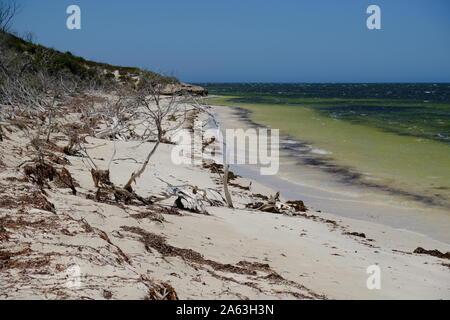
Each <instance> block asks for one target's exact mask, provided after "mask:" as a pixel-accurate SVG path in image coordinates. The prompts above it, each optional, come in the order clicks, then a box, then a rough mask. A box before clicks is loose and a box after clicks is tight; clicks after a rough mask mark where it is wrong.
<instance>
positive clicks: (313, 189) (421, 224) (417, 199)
mask: <svg viewBox="0 0 450 320" xmlns="http://www.w3.org/2000/svg"><path fill="white" fill-rule="evenodd" d="M213 108H214V110H215V111H216V112H217V113H218V114H219V113H220V112H222V113H224V116H222V117H220V120H221V121H222V125H223V126H224V127H228V126H229V125H231V126H232V127H236V126H240V127H245V128H255V129H256V128H265V126H263V125H260V124H258V123H255V122H254V121H252V120H251V119H250V118H249V115H250V113H251V111H250V110H247V109H245V107H236V106H215V105H213ZM238 123H240V124H241V125H239V124H238ZM285 141H288V142H289V145H287V144H286V143H284V142H285ZM292 143H293V144H294V145H295V146H303V147H304V146H305V145H310V144H308V143H306V142H301V141H298V140H297V139H296V138H294V137H291V136H286V135H283V134H281V135H280V157H284V158H289V159H294V160H293V161H294V162H295V164H293V165H290V164H288V166H289V167H290V169H289V170H292V169H293V170H295V168H297V169H300V167H304V166H308V167H312V168H313V170H318V171H322V172H324V173H325V175H323V176H320V178H319V181H309V182H303V183H302V184H299V181H298V180H297V179H299V178H300V176H299V175H296V176H294V177H293V178H290V177H289V176H287V175H286V174H285V175H283V176H282V177H278V176H277V177H275V176H267V177H263V176H260V175H259V174H258V173H257V172H256V167H255V166H248V165H247V166H246V165H240V166H235V167H237V168H235V169H234V170H236V171H237V172H240V173H242V174H243V175H246V176H247V177H249V178H251V179H253V180H257V181H259V182H261V183H263V184H265V185H267V186H270V187H271V188H274V189H277V190H283V191H284V192H283V193H284V194H288V195H290V198H296V199H297V198H301V199H305V200H308V202H310V203H314V207H316V208H317V210H321V211H328V212H330V211H331V212H334V213H335V214H337V215H338V216H343V217H351V218H356V219H361V220H365V221H372V222H376V223H380V224H382V225H387V226H390V227H394V228H399V229H405V230H410V231H412V232H416V233H419V234H422V235H425V236H427V237H431V238H433V239H435V240H438V241H442V242H443V243H448V242H450V235H449V234H448V232H446V230H449V229H450V217H449V216H448V215H445V212H446V208H442V207H441V206H439V205H436V204H431V203H430V201H429V199H428V198H427V197H426V196H417V195H413V194H409V193H407V192H403V191H401V190H395V189H392V188H390V187H385V186H379V185H376V184H373V185H371V184H368V183H366V182H361V181H358V178H355V177H354V176H352V172H351V170H350V169H345V168H341V169H342V170H339V168H337V169H336V168H334V169H332V170H331V171H330V170H327V168H323V167H322V165H323V163H322V162H320V161H319V162H320V163H318V162H316V163H314V164H312V163H309V164H308V163H305V161H304V159H303V154H302V155H301V159H300V158H299V156H298V155H296V153H298V152H299V151H298V148H293V147H292V146H291V145H290V144H292ZM310 149H312V147H310ZM283 151H284V152H283ZM305 152H306V153H311V150H309V151H305ZM303 153H304V152H303ZM315 159H317V158H315ZM280 169H281V168H280ZM327 176H329V177H331V178H332V179H336V181H337V184H336V185H335V184H333V186H332V188H327V187H325V188H323V187H321V186H320V183H321V182H325V179H327ZM318 183H319V184H318ZM327 184H328V181H327V182H325V183H324V185H326V186H327ZM360 187H362V188H365V190H367V192H369V193H371V190H375V192H376V197H372V194H371V197H372V198H373V199H372V200H370V197H369V198H368V199H367V200H362V199H359V198H361V197H356V198H355V197H354V196H352V195H350V196H349V195H348V194H346V193H345V192H344V193H341V190H342V189H343V190H350V193H351V194H352V193H354V192H353V190H354V188H360ZM411 197H412V199H413V201H408V202H405V198H406V199H411ZM386 199H388V200H390V201H386ZM431 200H432V199H431ZM339 201H341V202H347V203H352V202H353V203H355V205H351V204H350V205H344V206H343V207H341V208H338V209H336V205H335V204H336V202H339ZM381 202H383V203H381ZM325 203H327V204H326V205H324V204H325ZM358 205H359V207H358ZM377 208H378V209H377ZM361 211H366V212H370V213H369V214H363V215H361V214H360V212H361ZM380 211H381V212H386V213H385V214H383V215H380V213H379V212H380ZM411 211H417V212H416V213H414V215H416V216H415V217H414V218H415V219H416V220H417V222H416V223H414V224H413V223H412V222H411V221H409V220H410V219H409V218H410V217H411ZM399 212H400V213H401V215H400V216H399ZM380 216H383V217H382V218H380ZM430 216H433V217H431V218H430ZM391 218H394V219H391ZM433 218H435V219H436V221H435V222H433V221H431V220H432V219H433ZM380 219H381V221H380ZM437 229H438V230H441V232H440V233H439V232H438V233H437V232H436V230H437Z"/></svg>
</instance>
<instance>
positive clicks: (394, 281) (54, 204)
mask: <svg viewBox="0 0 450 320" xmlns="http://www.w3.org/2000/svg"><path fill="white" fill-rule="evenodd" d="M68 110H70V108H68ZM66 116H67V119H65V121H67V124H70V125H73V124H74V123H78V122H79V121H80V114H79V113H77V112H75V111H73V110H72V111H69V112H67V115H66ZM194 118H195V117H194V116H192V117H189V123H187V126H188V127H192V123H191V122H192V121H193V120H194ZM208 118H209V116H207V115H205V116H204V117H202V118H201V120H203V121H207V119H208ZM61 121H62V119H61ZM65 124H66V123H63V124H62V125H65ZM5 132H6V134H5V139H4V141H3V142H0V145H1V147H2V148H3V150H5V153H4V154H2V155H0V160H1V161H0V162H1V164H0V165H1V166H2V169H3V170H2V171H1V172H0V188H1V190H2V193H3V197H2V199H1V200H0V202H1V204H2V210H1V211H0V223H1V226H2V228H3V229H2V230H3V231H2V233H0V236H1V240H2V241H3V242H2V245H3V249H2V250H3V251H2V252H1V253H2V257H3V256H7V257H8V260H5V261H7V262H5V264H4V265H3V266H2V268H1V269H0V272H1V277H0V287H2V288H4V290H2V293H1V298H2V299H31V298H41V299H82V298H90V299H149V298H151V299H154V298H155V297H156V298H161V297H162V299H166V298H167V297H166V295H164V296H161V293H160V292H169V293H170V297H172V298H174V297H178V298H180V299H198V300H201V299H255V300H257V299H449V298H450V286H449V283H450V282H449V281H448V280H449V277H450V272H449V271H450V269H449V267H448V266H446V264H448V262H449V260H448V259H445V258H438V257H434V256H431V255H429V254H420V253H414V251H415V249H416V248H417V247H423V248H425V249H427V250H431V249H438V250H440V251H443V252H447V251H450V245H448V244H445V243H442V242H439V241H435V240H433V239H430V238H429V237H426V236H423V235H418V234H416V233H413V232H409V231H402V230H397V229H393V228H390V227H385V226H382V225H380V224H376V223H372V222H367V221H361V220H356V219H352V218H347V217H339V216H336V215H333V214H331V213H328V212H325V210H323V212H317V211H316V210H319V208H318V207H316V206H314V208H311V205H310V204H309V203H308V202H307V201H306V203H305V204H306V205H307V206H308V207H310V210H308V211H307V212H305V213H303V212H302V213H300V214H297V215H293V216H289V215H286V214H280V213H278V214H277V213H270V212H263V211H260V210H255V209H250V208H248V207H247V204H249V203H251V202H255V201H258V197H256V194H261V195H266V196H270V195H273V194H274V193H275V191H276V189H274V188H270V187H267V186H264V185H263V184H260V183H258V181H256V180H255V181H252V180H249V179H246V178H243V177H236V178H235V179H233V185H230V192H231V195H232V197H233V201H234V204H235V209H230V208H227V207H225V206H211V205H207V206H206V209H207V212H208V214H199V213H193V212H190V211H187V210H181V209H177V208H174V201H173V200H174V199H173V198H172V199H166V200H163V201H161V202H158V203H156V204H152V205H143V204H142V203H133V202H132V203H129V204H124V203H115V202H114V201H110V200H102V199H97V200H96V199H95V197H94V196H95V194H96V191H95V187H94V184H93V181H92V177H91V172H90V170H89V168H88V167H87V166H86V163H85V159H84V158H83V157H79V156H73V155H65V154H63V153H61V152H55V153H54V155H56V156H58V157H55V160H54V161H57V162H53V165H54V166H55V167H57V169H58V170H59V169H60V168H62V167H64V168H66V169H67V170H68V171H69V172H70V173H71V175H72V177H73V178H74V180H75V181H76V183H77V187H76V190H77V194H76V195H74V194H72V192H71V191H70V190H69V189H67V188H65V187H61V186H58V185H57V184H56V183H55V182H49V186H50V187H51V188H47V187H46V188H45V190H43V192H42V191H40V189H39V188H38V187H37V186H36V185H35V184H34V183H33V182H32V181H31V180H29V179H27V178H26V176H24V173H23V170H18V169H17V166H18V165H19V164H20V163H21V162H22V161H23V160H25V159H27V157H28V155H27V146H28V143H29V136H30V133H29V132H26V131H23V130H22V129H20V127H17V126H15V125H14V124H11V125H8V126H7V127H6V128H5ZM55 141H57V142H58V144H59V145H61V146H63V145H66V144H67V142H68V141H69V137H68V136H67V135H65V134H62V133H59V134H58V139H56V140H55ZM86 145H87V150H89V153H90V157H91V158H92V159H93V160H95V161H96V162H97V164H98V166H99V167H101V168H103V167H106V166H107V165H108V159H110V157H111V154H114V157H113V160H112V161H111V163H110V164H111V181H112V182H113V183H114V184H116V185H120V184H121V183H123V182H125V181H127V180H128V179H129V175H130V173H131V172H134V171H135V170H136V168H137V167H138V164H140V163H142V162H143V161H144V160H145V158H146V155H147V153H148V151H149V150H151V148H152V147H153V146H154V142H137V141H116V140H109V139H100V138H92V137H88V138H87V141H86ZM116 147H117V153H116V152H114V153H113V151H114V150H115V149H116ZM173 148H174V145H173V144H170V143H163V144H161V145H160V146H159V148H158V151H157V152H156V153H155V154H154V156H153V157H152V159H151V162H150V164H149V167H148V169H147V170H146V171H145V172H144V173H143V175H142V177H141V179H140V180H139V181H138V183H137V184H135V185H133V190H134V191H135V192H136V194H139V195H141V196H142V197H143V198H145V199H149V198H150V197H152V196H160V195H162V194H164V193H165V192H167V191H166V190H167V189H168V186H169V185H173V186H179V185H194V184H195V186H198V187H199V188H204V189H211V190H216V191H217V192H222V184H221V181H220V179H219V175H218V174H217V173H215V172H212V171H211V169H209V168H206V167H205V166H203V165H200V166H198V165H187V164H182V165H176V164H174V163H173V162H172V160H171V152H172V150H173ZM62 160H64V161H62ZM250 182H253V183H252V185H251V190H246V189H245V188H244V189H243V188H242V186H248V185H249V184H250ZM30 195H34V197H30ZM284 197H285V195H283V194H282V201H284V199H283V198H284ZM36 200H39V202H37V201H36ZM298 200H303V199H301V198H298ZM2 259H3V258H2ZM74 265H75V266H78V267H79V270H80V286H79V287H77V288H76V289H73V288H70V287H67V286H66V285H65V283H66V281H67V272H66V271H65V270H67V268H69V267H70V266H74ZM371 265H378V266H379V267H380V268H381V271H382V274H381V275H382V280H381V281H382V287H381V289H380V290H369V289H368V288H367V286H366V283H367V282H366V281H367V278H368V274H367V268H368V267H369V266H371Z"/></svg>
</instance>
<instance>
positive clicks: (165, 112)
mask: <svg viewBox="0 0 450 320" xmlns="http://www.w3.org/2000/svg"><path fill="white" fill-rule="evenodd" d="M166 85H167V83H166V82H164V81H162V80H161V79H155V78H154V77H152V76H151V75H150V74H144V75H143V77H142V79H141V80H140V83H139V85H138V88H137V90H136V92H135V96H134V97H135V100H136V102H137V105H138V106H139V110H138V112H137V113H136V115H137V116H138V118H139V119H142V123H141V125H142V126H143V132H142V133H141V134H140V135H139V136H140V139H141V140H142V141H154V142H155V144H154V145H153V147H152V148H151V150H150V152H149V153H148V154H147V157H146V159H145V161H144V163H143V164H142V166H141V168H140V169H139V170H138V171H136V172H134V173H133V174H132V175H131V177H130V179H129V180H128V182H127V183H126V184H125V186H124V189H125V190H128V191H130V192H131V191H132V187H131V185H132V184H133V183H136V181H137V179H138V178H139V177H140V176H141V175H142V174H143V173H144V172H145V169H146V168H147V166H148V163H149V162H150V159H151V157H152V156H153V155H154V154H155V152H156V150H157V149H158V146H159V145H160V144H161V143H167V142H169V140H168V139H167V138H166V135H167V133H169V132H171V131H175V130H177V129H178V128H180V127H181V126H182V125H183V123H184V121H185V120H186V113H187V109H186V104H185V102H186V99H187V98H186V96H185V95H172V96H164V95H163V90H164V89H165V87H166ZM169 117H175V118H176V119H177V121H168V118H169Z"/></svg>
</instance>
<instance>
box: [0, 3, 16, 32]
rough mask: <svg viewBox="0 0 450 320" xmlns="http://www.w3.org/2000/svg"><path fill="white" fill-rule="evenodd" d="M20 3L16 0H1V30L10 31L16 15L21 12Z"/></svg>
mask: <svg viewBox="0 0 450 320" xmlns="http://www.w3.org/2000/svg"><path fill="white" fill-rule="evenodd" d="M19 10H20V5H18V4H17V2H15V1H12V0H10V1H0V32H8V31H9V30H10V28H11V24H12V22H13V19H14V17H15V16H16V15H17V14H18V13H19Z"/></svg>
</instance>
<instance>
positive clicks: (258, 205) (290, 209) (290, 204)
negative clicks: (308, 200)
mask: <svg viewBox="0 0 450 320" xmlns="http://www.w3.org/2000/svg"><path fill="white" fill-rule="evenodd" d="M259 198H262V199H264V198H263V197H259ZM246 208H250V209H255V210H258V211H263V212H271V213H277V214H286V215H290V216H291V215H298V214H299V213H300V212H306V211H307V210H308V208H307V207H306V206H305V204H304V203H303V201H301V200H294V201H286V202H285V203H282V202H281V201H280V193H279V192H277V193H276V194H275V195H273V196H270V197H269V198H268V199H267V200H266V202H262V201H258V202H253V203H248V204H246Z"/></svg>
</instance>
